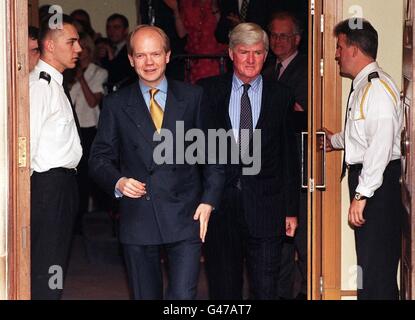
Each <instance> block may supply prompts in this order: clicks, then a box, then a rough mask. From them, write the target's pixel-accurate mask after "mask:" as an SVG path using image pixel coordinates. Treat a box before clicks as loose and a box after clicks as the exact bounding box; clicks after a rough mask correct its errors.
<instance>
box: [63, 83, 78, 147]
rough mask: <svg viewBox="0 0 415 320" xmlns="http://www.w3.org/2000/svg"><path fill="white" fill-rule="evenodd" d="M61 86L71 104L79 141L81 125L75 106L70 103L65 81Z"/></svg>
mask: <svg viewBox="0 0 415 320" xmlns="http://www.w3.org/2000/svg"><path fill="white" fill-rule="evenodd" d="M62 86H63V91H65V95H66V97H67V98H68V100H69V103H70V104H71V109H72V114H73V118H74V119H75V124H76V131H78V136H79V141H82V140H81V126H80V125H79V119H78V115H77V114H76V111H75V107H74V105H73V103H72V99H71V95H70V94H69V89H68V85H67V83H66V82H65V81H63V84H62ZM81 144H82V142H81Z"/></svg>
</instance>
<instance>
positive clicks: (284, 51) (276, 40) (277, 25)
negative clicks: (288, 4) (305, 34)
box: [269, 19, 301, 61]
mask: <svg viewBox="0 0 415 320" xmlns="http://www.w3.org/2000/svg"><path fill="white" fill-rule="evenodd" d="M269 31H270V43H269V44H270V48H271V50H272V52H273V53H274V54H275V55H276V56H277V58H278V60H280V61H284V60H285V59H287V58H288V57H289V56H291V55H292V54H293V53H294V52H295V51H297V49H298V46H299V45H300V41H301V37H300V36H299V35H298V34H294V31H295V26H294V23H293V22H292V21H291V19H283V20H278V19H275V20H274V21H272V23H271V26H270V29H269Z"/></svg>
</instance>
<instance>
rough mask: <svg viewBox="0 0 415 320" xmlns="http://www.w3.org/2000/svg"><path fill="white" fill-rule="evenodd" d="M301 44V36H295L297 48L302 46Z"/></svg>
mask: <svg viewBox="0 0 415 320" xmlns="http://www.w3.org/2000/svg"><path fill="white" fill-rule="evenodd" d="M300 42H301V36H299V35H298V34H296V35H295V46H296V47H297V48H298V46H299V45H300Z"/></svg>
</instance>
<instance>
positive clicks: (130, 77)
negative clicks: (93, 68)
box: [99, 13, 136, 92]
mask: <svg viewBox="0 0 415 320" xmlns="http://www.w3.org/2000/svg"><path fill="white" fill-rule="evenodd" d="M128 27H129V24H128V19H127V18H126V17H125V16H123V15H122V14H119V13H114V14H113V15H111V16H109V17H108V19H107V25H106V28H107V36H108V39H109V40H110V42H111V46H110V45H106V46H105V48H106V50H103V51H101V52H100V54H103V55H102V56H101V57H99V58H100V59H101V64H102V67H104V68H105V69H107V71H108V83H107V88H108V91H109V92H113V91H117V90H119V89H121V88H123V87H125V86H128V85H129V84H131V83H132V82H134V81H135V79H136V76H135V73H134V70H133V69H132V68H131V66H130V62H129V61H128V52H127V38H128Z"/></svg>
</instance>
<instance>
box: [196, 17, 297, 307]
mask: <svg viewBox="0 0 415 320" xmlns="http://www.w3.org/2000/svg"><path fill="white" fill-rule="evenodd" d="M268 46H269V43H268V36H267V34H266V33H265V31H264V30H262V29H261V27H259V26H258V25H256V24H253V23H241V24H239V25H238V26H236V27H235V28H234V29H233V30H232V32H231V34H230V42H229V47H230V49H229V56H230V58H231V60H232V61H233V66H234V73H233V74H228V75H223V76H219V77H213V78H208V79H205V80H202V81H201V82H200V84H201V85H202V86H203V87H204V89H205V95H204V100H203V101H204V103H203V105H204V108H205V109H204V112H205V113H210V114H215V115H216V117H217V119H216V126H217V127H220V128H224V129H225V130H231V131H232V133H233V135H232V137H231V138H232V140H233V141H234V143H235V144H237V145H238V146H239V148H236V150H246V149H248V150H250V151H249V152H251V151H252V150H259V153H256V154H255V153H254V156H256V157H257V159H259V162H260V170H259V172H258V173H257V174H256V175H247V174H244V171H243V170H244V169H246V165H245V162H244V161H240V162H239V164H231V163H230V161H228V163H227V165H226V169H225V171H226V182H225V190H224V193H223V196H222V201H221V204H220V206H219V207H218V214H217V215H215V216H214V217H212V220H211V225H210V227H209V233H208V235H207V241H206V246H205V249H206V250H205V254H206V268H207V276H208V283H209V294H210V298H211V299H242V297H243V295H242V288H243V281H242V280H243V264H244V259H246V264H247V271H248V279H249V288H250V298H252V299H277V298H278V281H277V280H278V271H279V265H280V257H281V245H282V239H283V235H285V234H287V235H290V236H293V235H294V232H295V229H296V226H297V218H296V215H297V210H298V191H299V170H298V168H299V166H298V154H297V147H296V141H295V135H294V129H293V127H292V115H293V104H294V99H293V97H292V96H291V94H290V90H289V89H288V88H287V87H285V86H283V85H281V84H279V83H277V82H270V81H265V80H263V78H262V76H261V74H260V72H261V69H262V66H263V63H264V61H265V59H266V56H267V52H268ZM254 128H255V130H253V129H254ZM242 130H247V131H248V132H250V137H252V136H253V138H251V139H250V142H249V144H248V146H244V144H246V143H247V142H246V139H245V138H244V135H243V132H242ZM259 130H260V131H259ZM258 133H259V134H260V136H261V141H260V143H259V144H256V143H257V140H255V134H258ZM234 149H235V148H234ZM228 151H229V152H230V153H231V150H230V149H229V148H228ZM243 157H244V153H243V152H241V155H240V159H241V160H243ZM228 159H229V157H228Z"/></svg>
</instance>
